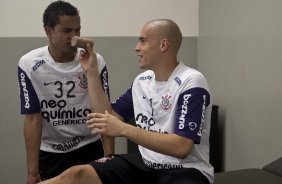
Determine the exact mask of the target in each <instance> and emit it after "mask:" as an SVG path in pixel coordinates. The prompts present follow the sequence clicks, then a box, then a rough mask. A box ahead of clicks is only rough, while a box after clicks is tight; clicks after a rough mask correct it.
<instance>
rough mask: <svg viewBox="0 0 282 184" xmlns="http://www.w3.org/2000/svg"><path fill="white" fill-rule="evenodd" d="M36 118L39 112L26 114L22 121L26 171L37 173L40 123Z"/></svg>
mask: <svg viewBox="0 0 282 184" xmlns="http://www.w3.org/2000/svg"><path fill="white" fill-rule="evenodd" d="M37 118H41V114H37V115H27V116H26V117H25V123H24V137H25V145H26V154H27V167H28V173H29V174H32V175H36V174H39V150H40V142H41V132H42V130H41V129H42V123H41V121H38V119H37Z"/></svg>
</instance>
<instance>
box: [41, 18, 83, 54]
mask: <svg viewBox="0 0 282 184" xmlns="http://www.w3.org/2000/svg"><path fill="white" fill-rule="evenodd" d="M80 28H81V27H80V17H79V16H78V15H77V16H61V17H60V18H59V21H58V24H57V25H56V26H55V27H54V28H53V29H52V28H45V29H47V30H48V31H46V33H47V35H48V38H49V46H50V47H52V48H53V49H56V52H61V53H65V54H70V53H73V52H74V51H75V50H76V49H75V48H73V47H71V38H72V37H73V36H80Z"/></svg>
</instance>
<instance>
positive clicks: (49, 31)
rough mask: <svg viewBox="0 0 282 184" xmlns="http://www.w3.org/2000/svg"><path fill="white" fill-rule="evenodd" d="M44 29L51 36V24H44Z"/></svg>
mask: <svg viewBox="0 0 282 184" xmlns="http://www.w3.org/2000/svg"><path fill="white" fill-rule="evenodd" d="M44 30H45V33H46V35H47V36H50V34H51V31H52V28H50V27H49V26H44Z"/></svg>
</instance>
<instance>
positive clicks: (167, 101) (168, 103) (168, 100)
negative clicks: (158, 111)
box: [161, 91, 172, 111]
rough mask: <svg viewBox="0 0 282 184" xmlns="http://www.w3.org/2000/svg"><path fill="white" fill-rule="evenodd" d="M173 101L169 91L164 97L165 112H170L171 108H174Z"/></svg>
mask: <svg viewBox="0 0 282 184" xmlns="http://www.w3.org/2000/svg"><path fill="white" fill-rule="evenodd" d="M171 99H172V95H171V93H170V92H169V91H167V92H166V93H164V94H163V95H162V99H161V100H162V101H161V108H162V109H163V110H165V111H168V110H169V109H170V108H171V106H172V104H171Z"/></svg>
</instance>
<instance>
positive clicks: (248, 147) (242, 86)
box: [198, 0, 282, 170]
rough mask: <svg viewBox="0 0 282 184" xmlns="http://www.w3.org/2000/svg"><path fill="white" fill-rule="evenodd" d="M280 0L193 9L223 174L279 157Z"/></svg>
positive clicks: (228, 0)
mask: <svg viewBox="0 0 282 184" xmlns="http://www.w3.org/2000/svg"><path fill="white" fill-rule="evenodd" d="M281 10H282V1H281V0H267V1H266V0H236V1H234V0H213V1H209V0H206V1H201V2H200V7H199V38H198V68H199V70H201V71H202V72H203V73H204V74H205V75H206V77H207V79H208V81H209V84H210V87H211V89H212V93H213V94H212V95H213V97H214V103H215V104H218V105H219V112H220V123H222V124H221V127H222V132H223V134H224V135H223V145H224V162H225V164H224V167H225V169H226V170H234V169H242V168H251V167H256V168H261V167H262V166H263V165H265V164H267V163H269V162H270V161H272V160H274V159H277V158H278V157H281V156H282V118H281V114H282V83H281V81H282V72H281V69H282V36H281V33H282V21H281V20H282V11H281Z"/></svg>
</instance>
